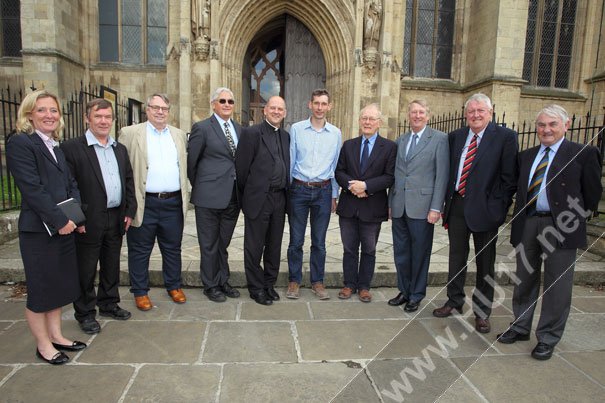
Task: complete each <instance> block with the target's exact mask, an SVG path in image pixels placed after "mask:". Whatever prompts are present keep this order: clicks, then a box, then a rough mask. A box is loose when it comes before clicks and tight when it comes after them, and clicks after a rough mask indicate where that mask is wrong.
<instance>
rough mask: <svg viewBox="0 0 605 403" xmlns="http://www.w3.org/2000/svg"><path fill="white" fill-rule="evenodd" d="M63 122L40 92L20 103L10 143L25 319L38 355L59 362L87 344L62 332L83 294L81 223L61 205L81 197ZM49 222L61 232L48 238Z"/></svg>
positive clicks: (52, 97)
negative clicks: (63, 144) (68, 311)
mask: <svg viewBox="0 0 605 403" xmlns="http://www.w3.org/2000/svg"><path fill="white" fill-rule="evenodd" d="M63 126H64V124H63V115H62V113H61V106H60V104H59V100H58V99H57V97H56V96H55V95H53V94H51V93H49V92H47V91H44V90H40V91H35V92H33V93H31V94H29V95H27V96H26V97H25V98H24V99H23V101H22V102H21V106H20V108H19V112H18V114H17V134H15V135H13V136H11V137H10V138H9V140H8V142H7V145H6V160H7V163H8V168H9V169H10V171H11V173H12V175H13V178H14V179H15V183H16V184H17V187H18V188H19V190H20V192H21V214H20V215H19V246H20V249H21V258H22V259H23V266H24V268H25V278H26V282H27V306H26V309H25V317H26V319H27V323H28V325H29V328H30V330H31V332H32V334H33V335H34V338H35V339H36V343H37V349H36V356H37V357H38V358H40V359H42V360H44V361H46V362H48V363H49V364H54V365H58V364H64V363H66V362H67V361H69V357H68V356H67V355H66V354H65V353H63V352H62V351H59V350H64V351H78V350H82V349H83V348H85V347H86V344H84V343H82V342H79V341H71V340H69V339H67V338H65V337H64V336H63V334H62V332H61V307H62V306H64V305H67V304H70V303H71V302H73V301H74V300H75V299H76V298H78V295H79V293H80V291H79V290H80V288H79V285H78V270H77V263H76V250H75V242H74V236H73V234H72V233H73V231H74V230H75V229H76V224H75V223H74V222H73V221H71V220H69V219H68V218H67V217H66V216H65V214H63V212H62V211H61V210H60V209H59V208H58V207H57V203H59V202H61V201H64V200H66V199H69V198H71V197H73V198H75V199H76V200H78V201H79V200H80V193H79V192H78V188H77V185H76V182H75V180H74V179H73V178H72V176H71V174H70V171H69V168H68V166H67V163H66V162H65V157H64V155H63V153H62V152H61V150H60V149H59V147H56V145H57V143H56V142H55V141H56V140H57V139H58V138H59V133H60V132H61V130H63ZM44 224H46V225H48V226H49V227H53V228H55V229H57V231H58V234H55V235H54V236H49V233H48V232H47V229H46V227H45V226H44Z"/></svg>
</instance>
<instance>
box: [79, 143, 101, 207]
mask: <svg viewBox="0 0 605 403" xmlns="http://www.w3.org/2000/svg"><path fill="white" fill-rule="evenodd" d="M80 139H81V144H82V146H83V147H84V153H85V154H86V157H87V158H88V160H89V161H90V166H91V167H92V170H93V172H94V173H95V176H96V177H97V180H98V181H99V183H100V184H101V188H102V189H103V191H104V192H105V195H107V189H105V181H104V180H103V173H102V172H101V165H100V164H99V158H98V157H97V153H96V151H95V148H94V146H89V145H88V141H86V136H82V137H80Z"/></svg>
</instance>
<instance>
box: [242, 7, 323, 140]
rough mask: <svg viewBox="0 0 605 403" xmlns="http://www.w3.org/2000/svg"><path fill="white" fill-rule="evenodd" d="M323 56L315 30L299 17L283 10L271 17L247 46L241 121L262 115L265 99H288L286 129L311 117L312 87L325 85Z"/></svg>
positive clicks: (255, 119)
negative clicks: (278, 15) (308, 105)
mask: <svg viewBox="0 0 605 403" xmlns="http://www.w3.org/2000/svg"><path fill="white" fill-rule="evenodd" d="M325 82H326V67H325V61H324V56H323V53H322V51H321V48H320V46H319V44H318V43H317V40H316V39H315V37H314V36H313V34H312V33H311V32H310V31H309V30H308V29H307V27H305V26H304V24H302V23H301V22H300V21H299V20H297V19H296V18H294V17H292V16H290V15H288V14H284V15H282V16H280V17H278V18H275V19H273V20H271V21H270V22H269V23H268V24H266V25H265V26H264V27H263V28H262V29H261V30H260V31H259V32H258V33H257V34H256V36H255V37H254V39H253V40H252V41H251V42H250V45H249V46H248V50H247V52H246V57H245V60H244V65H243V88H242V90H243V91H242V95H243V96H242V98H243V108H242V123H244V124H255V123H259V122H261V121H262V119H263V114H262V108H263V106H264V104H265V102H266V100H267V99H268V98H269V97H271V96H273V95H279V96H281V97H283V98H284V99H285V100H286V106H287V108H288V114H287V116H286V119H285V121H284V127H285V128H286V129H287V128H289V127H290V125H291V124H292V123H294V122H297V121H299V120H303V119H306V118H307V117H308V112H309V111H308V109H307V103H308V101H309V96H310V95H311V91H313V89H315V88H322V87H325Z"/></svg>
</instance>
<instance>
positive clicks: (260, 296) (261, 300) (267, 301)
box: [250, 291, 273, 305]
mask: <svg viewBox="0 0 605 403" xmlns="http://www.w3.org/2000/svg"><path fill="white" fill-rule="evenodd" d="M250 298H252V299H253V300H254V301H256V303H257V304H261V305H272V304H273V300H272V299H271V298H269V296H268V295H267V293H265V291H260V292H256V293H250Z"/></svg>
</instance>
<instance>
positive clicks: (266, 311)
mask: <svg viewBox="0 0 605 403" xmlns="http://www.w3.org/2000/svg"><path fill="white" fill-rule="evenodd" d="M282 300H283V298H282ZM248 301H249V302H244V303H242V304H241V319H242V320H304V319H311V311H310V309H309V304H308V303H306V302H294V303H286V304H284V303H282V302H274V303H273V305H271V306H265V305H260V304H257V303H256V302H253V301H250V300H248Z"/></svg>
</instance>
